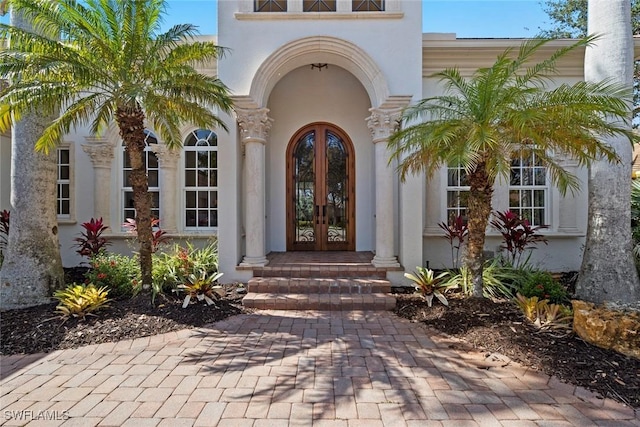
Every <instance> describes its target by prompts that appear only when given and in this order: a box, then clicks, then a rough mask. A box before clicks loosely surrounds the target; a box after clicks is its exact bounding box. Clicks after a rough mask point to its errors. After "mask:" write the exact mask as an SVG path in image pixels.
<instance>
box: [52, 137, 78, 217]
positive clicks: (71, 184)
mask: <svg viewBox="0 0 640 427" xmlns="http://www.w3.org/2000/svg"><path fill="white" fill-rule="evenodd" d="M61 150H66V151H68V152H69V158H68V163H66V164H65V165H67V166H68V167H69V177H68V179H61V178H60V168H61V163H60V151H61ZM74 166H75V152H74V150H73V144H72V143H70V142H63V143H61V144H60V145H58V147H56V218H57V220H58V222H60V223H73V222H75V221H76V215H75V210H76V209H75V197H74V195H75V167H74ZM61 185H66V186H68V192H69V194H68V196H69V197H68V198H67V200H68V202H69V212H68V213H66V214H61V213H59V209H60V204H61V197H59V195H60V186H61Z"/></svg>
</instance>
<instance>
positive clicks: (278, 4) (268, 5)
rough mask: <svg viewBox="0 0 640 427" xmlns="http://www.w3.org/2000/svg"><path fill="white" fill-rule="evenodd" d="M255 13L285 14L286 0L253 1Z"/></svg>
mask: <svg viewBox="0 0 640 427" xmlns="http://www.w3.org/2000/svg"><path fill="white" fill-rule="evenodd" d="M254 10H255V11H256V12H286V11H287V0H255V2H254Z"/></svg>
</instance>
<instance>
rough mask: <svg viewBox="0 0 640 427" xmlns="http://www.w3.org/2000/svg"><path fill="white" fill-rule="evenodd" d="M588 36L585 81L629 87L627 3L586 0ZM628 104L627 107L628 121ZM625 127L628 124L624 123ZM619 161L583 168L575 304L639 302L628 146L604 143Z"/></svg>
mask: <svg viewBox="0 0 640 427" xmlns="http://www.w3.org/2000/svg"><path fill="white" fill-rule="evenodd" d="M588 21H589V24H588V26H589V33H591V34H593V33H597V34H601V35H602V38H600V39H599V40H598V41H597V42H596V44H595V45H594V46H590V47H588V48H587V51H586V54H585V79H586V80H587V81H601V80H604V79H612V80H613V81H617V82H621V83H624V84H626V85H628V86H629V89H631V87H632V78H633V38H632V35H631V10H630V3H629V0H589V10H588ZM630 116H631V105H629V117H630ZM629 128H631V123H630V122H629ZM606 142H607V143H608V144H610V145H611V146H612V147H613V148H615V150H616V152H617V153H618V155H619V156H620V159H621V162H620V163H617V164H610V163H608V162H606V161H605V160H602V161H597V162H594V163H593V164H592V165H591V167H590V168H589V215H588V216H589V222H588V226H587V239H586V244H585V251H584V256H583V260H582V267H581V270H580V275H579V278H578V282H577V284H576V296H577V297H578V298H579V299H582V300H586V301H590V302H594V303H597V304H600V303H604V302H615V303H621V304H627V303H634V302H635V303H638V302H639V301H640V281H639V280H638V274H637V271H636V268H635V265H634V262H633V256H632V251H631V247H632V240H631V202H630V200H631V163H632V159H631V158H632V147H631V144H629V141H627V140H626V139H625V138H622V137H618V138H608V139H607V140H606Z"/></svg>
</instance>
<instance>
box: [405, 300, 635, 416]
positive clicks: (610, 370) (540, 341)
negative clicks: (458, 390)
mask: <svg viewBox="0 0 640 427" xmlns="http://www.w3.org/2000/svg"><path fill="white" fill-rule="evenodd" d="M396 297H397V305H396V309H395V313H396V314H397V315H398V316H400V317H404V318H407V319H410V320H412V321H414V322H420V323H422V324H424V325H427V326H429V327H432V328H435V329H437V330H438V331H440V332H443V333H445V334H447V335H450V336H452V337H455V338H458V339H461V340H464V341H465V342H466V343H467V344H468V345H470V346H471V347H473V348H474V349H477V350H480V351H485V352H487V353H489V354H490V353H499V354H502V355H505V356H507V357H509V358H510V359H512V360H514V361H516V362H518V363H520V364H522V365H525V366H528V367H530V368H533V369H535V370H537V371H540V372H544V373H545V374H547V375H554V376H556V377H557V378H559V379H561V380H563V381H565V382H569V383H572V384H574V385H578V386H582V387H584V388H586V389H589V390H592V391H594V392H597V393H598V394H600V395H601V396H605V397H610V398H612V399H614V400H617V401H618V402H622V403H624V404H626V405H629V406H631V407H633V408H636V409H639V410H640V360H638V359H634V358H632V357H627V356H624V355H622V354H620V353H617V352H615V351H610V350H604V349H601V348H598V347H595V346H593V345H591V344H588V343H586V342H585V341H583V340H582V339H580V338H579V337H578V336H576V335H575V334H573V333H569V334H565V333H558V332H547V331H540V330H538V329H537V328H535V327H534V326H533V325H532V324H531V323H530V322H529V321H528V320H526V319H525V318H524V316H523V315H522V314H521V312H520V310H519V308H518V307H517V306H516V305H515V304H513V303H512V302H509V301H498V302H494V301H491V300H488V299H476V298H460V297H456V296H448V297H447V298H448V300H449V307H445V306H444V305H442V304H440V303H438V302H436V301H435V299H434V303H433V307H428V306H427V303H426V301H425V300H424V299H423V298H422V297H420V296H418V295H415V294H413V295H396Z"/></svg>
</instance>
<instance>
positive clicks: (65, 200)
mask: <svg viewBox="0 0 640 427" xmlns="http://www.w3.org/2000/svg"><path fill="white" fill-rule="evenodd" d="M57 151H58V177H57V180H56V186H57V193H58V195H57V200H56V213H57V215H58V218H62V219H69V218H70V217H71V150H70V149H69V148H68V147H60V148H58V150H57Z"/></svg>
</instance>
